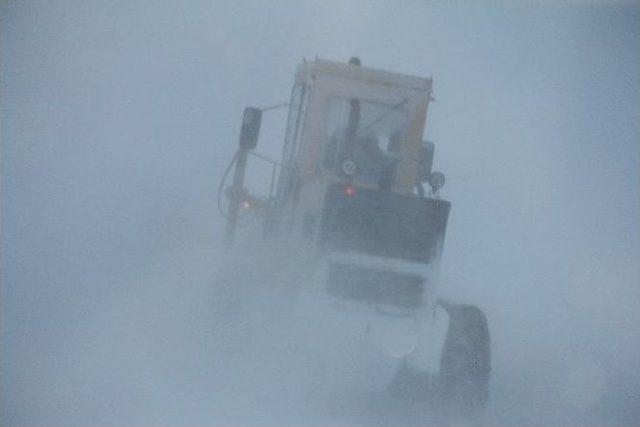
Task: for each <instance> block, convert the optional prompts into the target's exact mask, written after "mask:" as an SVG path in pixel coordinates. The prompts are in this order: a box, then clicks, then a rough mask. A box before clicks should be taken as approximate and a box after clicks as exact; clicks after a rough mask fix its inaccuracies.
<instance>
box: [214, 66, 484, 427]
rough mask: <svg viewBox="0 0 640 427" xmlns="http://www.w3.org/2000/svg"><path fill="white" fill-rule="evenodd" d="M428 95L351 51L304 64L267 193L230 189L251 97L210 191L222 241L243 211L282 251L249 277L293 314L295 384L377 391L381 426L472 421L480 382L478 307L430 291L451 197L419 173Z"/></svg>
mask: <svg viewBox="0 0 640 427" xmlns="http://www.w3.org/2000/svg"><path fill="white" fill-rule="evenodd" d="M431 101H432V80H431V79H430V78H419V77H413V76H407V75H402V74H398V73H390V72H386V71H380V70H374V69H371V68H367V67H364V66H362V65H361V64H360V60H359V59H358V58H352V59H351V60H350V61H349V63H337V62H331V61H326V60H320V59H316V60H313V61H305V62H304V63H303V64H301V65H300V66H299V67H298V69H297V72H296V75H295V84H294V87H293V91H292V95H291V101H290V102H289V104H288V105H289V115H288V122H287V126H286V134H285V141H284V146H283V151H282V159H281V161H279V162H273V168H274V173H273V178H272V183H271V186H270V188H271V191H270V194H269V195H268V196H267V197H258V196H255V195H252V194H251V192H250V189H246V188H245V186H244V177H245V174H246V172H247V170H246V165H247V158H248V157H249V156H251V154H252V153H254V152H253V150H254V149H255V147H256V144H257V140H258V135H259V128H260V123H261V117H262V110H261V109H258V108H247V109H246V110H245V116H244V119H243V123H242V130H241V135H240V147H239V150H238V152H237V154H236V155H235V157H234V160H233V162H232V163H231V164H230V167H229V169H228V170H227V172H230V169H231V166H235V170H234V176H233V183H232V184H231V185H230V186H229V187H227V188H226V189H223V183H224V179H223V183H221V186H220V191H219V197H222V198H223V199H224V200H225V203H227V205H228V206H227V207H226V209H224V213H225V215H226V217H227V238H228V241H229V242H232V241H233V239H234V237H235V235H236V228H237V226H238V223H239V222H242V217H243V216H246V215H248V213H247V212H251V213H252V214H253V215H255V216H256V217H257V218H260V219H261V223H262V229H261V235H262V236H261V239H263V240H264V241H265V244H266V245H267V247H269V249H268V250H267V251H266V252H268V253H269V254H270V256H273V257H274V259H278V258H279V259H286V262H285V261H268V262H266V263H265V264H266V268H263V270H264V272H263V273H260V275H261V276H264V277H266V276H270V277H271V282H273V283H274V285H273V286H272V288H270V289H271V290H270V292H272V294H273V295H277V297H276V298H274V299H276V300H278V301H279V303H281V304H282V307H283V308H282V311H287V312H289V313H290V314H289V315H290V317H289V318H288V319H289V320H288V321H290V322H296V324H298V325H304V326H301V328H302V329H301V331H302V332H299V334H298V336H299V339H300V340H301V341H300V342H301V343H303V344H299V347H300V348H303V349H304V351H305V352H307V353H309V354H314V355H317V356H318V357H317V358H316V360H317V361H318V362H317V363H315V364H314V365H313V368H310V369H309V371H310V372H309V375H310V382H309V390H308V391H309V393H311V394H315V395H321V394H323V393H324V395H325V396H331V397H332V398H333V399H344V398H345V396H347V395H349V393H352V392H354V390H356V389H358V390H368V391H375V392H376V393H377V394H376V396H378V397H379V399H380V400H378V401H377V402H379V403H376V404H370V406H369V408H370V411H369V412H376V413H378V414H379V415H380V419H384V415H383V414H382V412H384V410H388V411H387V412H388V413H389V414H391V413H393V414H394V415H393V417H394V418H393V419H390V420H388V422H389V424H393V425H409V424H412V423H414V422H417V423H422V422H424V420H425V419H426V418H429V419H434V420H436V422H438V423H439V424H437V425H443V424H446V423H449V422H452V423H453V422H457V420H463V421H469V422H471V423H474V424H475V423H477V422H479V420H480V419H481V415H482V412H483V409H484V407H485V405H486V402H487V398H488V390H489V376H490V368H491V366H490V339H489V330H488V326H487V321H486V318H485V316H484V314H483V313H482V311H480V310H479V309H478V308H476V307H474V306H469V305H460V304H452V303H449V302H446V301H443V300H440V299H439V298H438V290H437V289H438V275H439V260H440V257H441V254H442V249H443V243H444V236H445V230H446V227H447V222H448V217H449V212H450V209H451V204H450V202H448V201H447V200H444V199H443V198H441V197H440V190H441V187H442V186H443V185H444V175H443V174H441V173H440V172H437V171H433V170H432V164H433V156H434V144H432V143H430V142H425V141H423V133H424V128H425V122H426V116H427V111H428V107H429V103H430V102H431ZM276 168H278V170H277V173H276ZM226 175H227V174H225V176H226ZM221 194H222V196H221ZM305 340H306V341H305ZM381 396H382V397H381ZM373 401H375V399H374V400H373ZM384 408H386V409H384ZM392 408H394V409H392ZM398 414H402V418H398Z"/></svg>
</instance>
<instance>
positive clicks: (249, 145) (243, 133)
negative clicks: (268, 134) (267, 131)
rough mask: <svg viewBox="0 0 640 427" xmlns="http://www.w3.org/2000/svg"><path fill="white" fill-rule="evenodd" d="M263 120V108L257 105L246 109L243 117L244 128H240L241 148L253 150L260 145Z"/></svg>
mask: <svg viewBox="0 0 640 427" xmlns="http://www.w3.org/2000/svg"><path fill="white" fill-rule="evenodd" d="M261 122H262V110H261V109H259V108H255V107H247V108H245V109H244V116H243V117H242V129H241V130H240V148H244V149H247V150H253V149H254V148H256V145H258V135H259V134H260V123H261Z"/></svg>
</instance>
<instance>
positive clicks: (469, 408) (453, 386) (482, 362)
mask: <svg viewBox="0 0 640 427" xmlns="http://www.w3.org/2000/svg"><path fill="white" fill-rule="evenodd" d="M441 305H442V307H443V308H444V309H445V310H446V311H447V313H448V314H449V330H448V332H447V338H446V340H445V345H444V349H443V353H442V360H441V365H440V374H439V375H429V374H426V373H422V372H418V371H416V370H415V369H412V368H411V367H409V366H408V365H407V364H406V363H403V364H402V365H401V367H400V369H399V370H398V372H397V374H396V376H395V378H394V380H393V382H392V383H391V385H390V387H389V391H390V392H391V394H392V395H393V396H394V397H395V399H396V400H397V401H398V402H399V404H400V406H401V407H403V408H405V409H406V410H408V411H410V412H412V413H413V414H408V415H409V416H410V417H411V418H413V419H414V420H415V422H416V423H418V424H420V423H423V422H424V421H425V420H424V417H425V416H427V417H428V418H429V419H431V420H434V421H435V422H436V423H438V425H447V424H453V425H480V424H482V418H483V413H484V408H485V406H486V404H487V400H488V397H489V377H490V373H491V344H490V337H489V327H488V324H487V319H486V317H485V315H484V314H483V313H482V311H480V309H478V308H477V307H473V306H469V305H454V304H448V303H444V302H441ZM425 414H427V415H425Z"/></svg>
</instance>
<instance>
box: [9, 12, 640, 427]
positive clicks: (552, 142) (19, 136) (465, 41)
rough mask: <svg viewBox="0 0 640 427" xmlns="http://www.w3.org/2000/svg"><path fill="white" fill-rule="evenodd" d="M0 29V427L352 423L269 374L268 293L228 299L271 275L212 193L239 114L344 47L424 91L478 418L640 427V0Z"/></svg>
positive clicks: (51, 21) (32, 18) (24, 19)
mask: <svg viewBox="0 0 640 427" xmlns="http://www.w3.org/2000/svg"><path fill="white" fill-rule="evenodd" d="M0 14H1V19H2V21H1V23H0V31H1V33H0V37H1V43H2V51H1V55H2V56H1V86H0V90H1V92H0V96H1V108H2V110H1V117H0V119H1V134H0V137H1V138H2V153H1V154H2V181H1V184H2V276H1V278H2V288H1V292H2V294H1V306H0V308H1V314H2V325H1V328H2V336H1V349H2V350H1V356H2V364H1V375H0V381H1V384H2V407H1V410H0V424H1V425H3V426H27V425H28V426H85V425H105V426H116V425H118V426H120V425H167V426H174V425H175V426H181V425H283V424H285V425H326V424H327V423H333V424H334V425H335V424H338V423H339V422H340V421H339V420H337V419H333V418H325V417H324V416H323V414H320V415H318V414H317V413H316V412H313V411H308V412H307V409H306V408H305V407H304V404H303V400H304V396H301V395H300V394H298V393H296V390H292V389H284V388H283V387H282V382H281V381H280V377H282V376H283V375H284V376H286V375H289V376H295V375H296V373H298V372H304V370H305V367H304V366H296V365H295V364H294V363H293V362H292V364H291V365H290V371H289V372H288V373H285V372H283V371H282V370H278V369H274V368H272V367H273V366H282V364H283V363H282V359H283V357H285V356H283V354H281V353H278V350H277V349H275V347H277V345H275V343H278V342H281V341H282V340H286V339H287V338H286V336H287V334H286V332H287V331H286V330H285V329H286V328H284V329H278V330H275V329H274V330H265V329H267V328H262V329H261V328H260V325H265V324H267V325H269V324H270V323H269V322H270V321H268V322H266V323H265V319H271V317H269V316H271V314H269V313H266V312H263V311H262V310H261V309H260V308H258V305H259V303H258V301H259V300H261V299H264V298H268V295H264V294H257V295H256V294H255V292H254V293H253V294H252V297H251V298H250V301H249V302H243V303H237V300H238V298H239V297H238V294H239V293H241V292H240V290H241V289H240V290H239V289H234V288H233V287H232V286H228V285H221V284H220V283H221V277H224V275H225V274H229V273H228V271H232V270H233V268H231V267H230V266H237V265H242V267H240V268H239V269H240V270H242V271H243V272H244V273H245V274H249V273H247V271H251V268H249V266H253V267H255V265H259V264H260V262H259V254H256V253H255V252H254V251H251V252H249V253H248V254H242V253H241V252H242V248H245V249H246V248H247V247H251V246H252V245H251V232H252V231H255V230H253V229H247V230H244V232H243V233H241V234H240V236H239V238H240V241H241V243H240V244H239V245H238V247H237V250H236V253H232V254H230V253H228V251H227V250H226V249H225V248H224V245H223V240H224V239H223V236H224V233H223V231H224V227H223V225H224V223H223V218H222V217H221V216H220V214H219V212H218V211H217V208H216V191H217V186H218V182H219V180H220V178H221V176H222V173H223V172H224V168H225V167H226V165H227V163H228V162H229V160H230V159H231V157H232V156H233V153H234V152H235V150H236V147H237V139H238V132H239V127H240V121H241V116H242V111H243V108H244V107H245V106H247V105H254V106H258V107H264V106H268V105H273V104H277V103H280V102H284V101H287V100H288V98H289V94H290V90H291V86H292V83H293V72H294V69H295V66H296V65H298V64H299V63H300V62H302V60H303V58H308V59H312V58H315V57H316V56H317V57H320V58H326V59H330V60H336V61H346V60H348V58H349V57H351V56H353V55H358V56H359V57H360V58H361V60H362V62H363V65H365V66H371V67H373V68H379V69H384V70H390V71H397V72H402V73H406V74H412V75H418V76H433V79H434V96H435V102H434V103H433V104H431V106H430V109H429V116H428V119H427V127H426V131H425V137H426V138H427V139H429V140H431V141H434V142H435V143H436V158H435V167H436V169H438V170H441V171H443V172H444V173H445V174H446V176H447V183H446V185H445V187H444V188H443V190H442V193H443V196H444V197H446V198H447V199H448V200H450V201H451V202H452V206H453V207H452V211H451V216H450V220H449V225H448V228H447V236H446V241H445V245H444V253H443V258H442V266H441V275H442V284H441V289H442V292H443V294H444V296H446V297H447V298H449V299H451V300H454V301H459V302H468V303H473V304H476V305H478V306H479V307H482V309H483V310H484V312H485V313H486V315H487V317H488V320H489V325H490V328H491V334H492V352H493V354H492V356H493V360H492V364H493V371H492V379H491V397H490V400H489V404H488V407H487V417H486V418H487V424H489V425H496V426H498V425H500V426H504V425H514V426H516V425H518V426H520V425H522V426H525V425H527V426H529V425H598V426H602V425H604V426H619V425H638V424H640V397H639V396H640V374H639V372H640V361H639V360H640V359H639V358H638V354H639V353H640V328H639V327H638V326H637V325H638V324H640V287H639V286H638V285H639V284H640V262H639V261H640V259H639V258H640V192H639V191H638V186H639V184H640V167H639V166H640V145H639V143H640V125H639V120H638V119H639V117H640V114H639V113H640V92H639V88H640V85H639V76H640V49H639V45H640V30H639V28H640V27H639V25H640V6H639V3H638V2H622V1H621V2H616V1H612V2H604V1H602V2H600V1H589V0H585V1H566V2H551V1H549V2H544V1H541V2H535V3H534V2H506V1H503V2H492V3H482V4H481V3H477V2H455V3H449V2H434V3H428V2H421V1H415V2H404V3H402V4H400V3H395V2H365V1H352V2H338V1H326V2H243V1H235V2H205V1H193V2H171V1H166V2H129V1H121V0H116V1H111V2H98V1H72V0H67V1H52V2H45V1H29V2H18V1H9V0H5V1H3V2H2V3H1V5H0ZM285 121H286V110H284V109H282V110H274V111H271V112H269V113H265V116H264V118H263V124H262V126H263V128H262V133H261V137H260V142H259V147H258V151H259V152H260V153H263V154H266V155H268V156H270V157H273V158H278V157H279V156H280V153H281V144H282V136H283V133H284V126H285ZM257 170H258V169H255V170H254V172H252V173H251V175H250V176H249V181H248V185H250V186H254V187H253V188H258V186H259V184H260V181H261V175H260V173H261V172H257ZM238 253H240V254H239V255H238ZM262 267H264V266H262ZM261 270H262V271H263V270H265V269H264V268H262V269H261ZM267 270H268V269H267ZM256 276H257V275H256ZM253 280H254V281H255V283H258V284H259V283H260V282H261V281H263V280H266V279H265V278H264V277H253ZM222 282H223V283H224V280H222ZM234 304H235V305H234ZM236 308H237V309H236ZM221 313H222V314H221ZM294 329H295V328H294ZM289 332H291V331H290V330H289ZM247 342H248V343H250V344H246V343H247ZM238 343H244V344H238ZM293 353H295V352H293ZM289 356H291V354H290V353H287V355H286V357H289ZM229 360H232V361H233V362H232V363H231V362H229ZM298 391H299V390H298Z"/></svg>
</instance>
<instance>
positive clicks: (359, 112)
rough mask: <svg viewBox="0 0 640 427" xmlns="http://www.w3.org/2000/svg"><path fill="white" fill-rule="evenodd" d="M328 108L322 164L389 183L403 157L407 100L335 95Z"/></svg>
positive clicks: (373, 181)
mask: <svg viewBox="0 0 640 427" xmlns="http://www.w3.org/2000/svg"><path fill="white" fill-rule="evenodd" d="M327 108H328V111H327V116H326V117H327V121H326V125H325V132H324V136H323V137H324V152H323V159H322V164H323V167H324V168H325V169H327V170H331V171H333V172H335V173H337V174H339V175H352V176H353V178H354V179H356V180H357V181H361V182H367V183H370V184H374V185H380V186H383V185H384V186H388V185H390V184H391V181H392V180H393V175H394V173H395V169H396V166H397V163H398V162H399V161H400V159H401V158H402V145H403V140H404V136H405V132H406V128H407V123H408V117H409V113H408V110H407V100H406V99H402V100H399V101H398V102H397V103H395V104H383V103H378V102H373V101H368V100H362V99H355V98H351V99H344V98H335V97H334V98H331V99H330V100H329V103H328V107H327Z"/></svg>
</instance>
